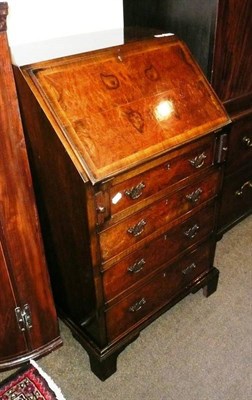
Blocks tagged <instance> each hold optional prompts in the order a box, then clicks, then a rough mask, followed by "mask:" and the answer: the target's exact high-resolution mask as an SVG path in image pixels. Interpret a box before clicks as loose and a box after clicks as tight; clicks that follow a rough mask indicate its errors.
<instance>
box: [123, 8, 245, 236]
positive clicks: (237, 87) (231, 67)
mask: <svg viewBox="0 0 252 400" xmlns="http://www.w3.org/2000/svg"><path fill="white" fill-rule="evenodd" d="M123 4H124V22H125V27H151V28H156V29H160V30H162V31H164V32H174V33H175V34H177V35H178V37H180V38H181V39H182V40H184V41H185V43H187V45H188V46H189V48H190V50H191V51H192V53H193V55H194V56H195V58H196V59H197V61H198V63H199V64H200V66H201V68H202V69H203V71H204V73H205V74H206V76H207V78H208V79H209V81H210V82H211V84H212V86H213V88H214V89H215V91H216V93H217V94H218V96H219V98H220V99H221V100H222V102H223V104H224V105H225V107H226V109H227V111H228V113H229V115H230V116H231V118H232V120H233V121H234V126H233V128H232V130H231V132H230V136H229V151H228V160H227V165H226V171H225V177H224V186H223V198H222V201H221V209H220V217H219V221H218V232H219V235H220V236H221V235H222V234H223V233H224V232H226V231H227V230H228V229H230V228H231V227H232V226H234V224H236V223H237V222H239V221H240V220H241V219H242V218H244V217H246V216H247V215H248V214H250V213H251V209H252V203H251V172H249V171H251V163H252V150H251V149H252V147H251V146H250V143H251V142H252V137H251V129H249V125H250V126H251V123H252V120H251V116H252V74H251V65H252V44H251V43H252V42H251V37H252V2H251V0H219V1H217V0H209V1H200V0H157V1H152V0H124V1H123ZM238 136H240V139H238ZM244 138H246V143H245V142H244V140H245V139H244ZM237 140H238V142H239V143H238V142H237ZM245 159H246V161H245ZM234 165H235V167H234ZM246 170H247V172H246ZM244 171H245V172H244ZM244 173H245V175H244ZM242 176H244V178H242ZM235 182H236V183H235ZM239 187H244V190H242V194H241V195H240V196H238V197H237V194H236V193H237V190H238V189H239ZM227 204H228V205H227Z"/></svg>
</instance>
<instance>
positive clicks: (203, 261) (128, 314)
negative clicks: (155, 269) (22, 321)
mask: <svg viewBox="0 0 252 400" xmlns="http://www.w3.org/2000/svg"><path fill="white" fill-rule="evenodd" d="M211 251H212V245H211V244H210V243H208V242H207V243H204V244H203V245H201V246H200V247H198V249H197V250H195V251H193V252H191V253H190V254H187V255H186V256H184V257H183V258H182V259H181V260H180V261H178V262H177V263H175V264H172V265H170V266H168V267H167V268H165V269H163V270H162V271H161V272H159V273H158V274H157V275H155V277H154V278H153V279H152V280H151V281H150V282H149V283H147V284H146V285H145V286H142V287H141V288H138V289H137V290H135V291H134V292H133V293H131V294H129V295H128V296H127V297H125V298H124V299H123V300H121V301H120V302H118V303H117V304H115V305H113V306H111V307H110V308H108V309H107V311H106V323H107V336H108V340H109V341H113V340H114V339H115V338H117V337H118V336H120V335H121V334H126V333H128V332H129V331H130V330H132V329H133V328H134V327H136V326H137V325H139V324H140V323H141V322H143V321H144V320H145V319H147V318H148V317H150V316H151V315H152V314H154V313H155V312H156V311H157V310H158V309H160V308H162V307H163V306H164V305H165V304H167V303H168V302H169V301H170V300H171V299H172V298H173V297H174V296H176V295H178V294H179V292H180V290H182V289H183V290H184V289H185V287H187V286H188V285H191V284H192V283H193V282H194V281H195V280H196V279H198V278H199V277H200V276H202V275H203V274H204V273H206V272H207V271H208V270H209V269H210V268H211V261H212V257H211Z"/></svg>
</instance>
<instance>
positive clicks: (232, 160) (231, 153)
mask: <svg viewBox="0 0 252 400" xmlns="http://www.w3.org/2000/svg"><path fill="white" fill-rule="evenodd" d="M245 165H248V167H249V166H250V168H252V114H249V115H247V116H246V117H242V118H241V119H239V120H236V121H234V122H233V126H232V129H231V133H230V142H229V150H228V161H227V169H226V173H227V174H231V173H233V172H236V171H237V170H238V169H240V168H241V167H243V166H245Z"/></svg>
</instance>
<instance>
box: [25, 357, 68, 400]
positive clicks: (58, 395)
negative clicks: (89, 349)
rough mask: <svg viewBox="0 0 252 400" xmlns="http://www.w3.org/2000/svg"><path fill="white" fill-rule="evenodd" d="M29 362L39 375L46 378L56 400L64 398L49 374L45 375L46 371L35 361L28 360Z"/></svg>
mask: <svg viewBox="0 0 252 400" xmlns="http://www.w3.org/2000/svg"><path fill="white" fill-rule="evenodd" d="M30 363H31V364H32V365H33V367H34V368H36V369H37V370H38V372H39V373H40V375H41V376H42V377H43V378H44V379H45V380H46V382H47V383H48V386H49V387H50V389H51V390H52V391H53V392H54V393H55V395H56V398H57V400H66V399H65V397H64V396H63V394H62V392H61V390H60V388H59V387H58V386H57V385H56V383H55V382H54V381H53V379H52V378H51V377H50V376H49V375H47V373H46V372H45V371H44V370H43V369H42V368H41V367H40V366H39V365H38V364H37V363H36V361H34V360H30Z"/></svg>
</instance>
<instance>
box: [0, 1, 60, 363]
mask: <svg viewBox="0 0 252 400" xmlns="http://www.w3.org/2000/svg"><path fill="white" fill-rule="evenodd" d="M6 15H7V4H6V3H2V2H1V3H0V88H1V90H0V136H1V138H0V154H1V157H0V282H1V291H0V326H1V329H0V370H3V369H8V368H11V367H14V366H17V365H19V364H22V363H23V362H25V361H27V360H28V359H29V358H37V357H38V356H41V355H43V354H46V353H48V352H49V351H52V350H53V349H54V348H56V347H58V346H59V345H60V344H61V339H60V337H59V330H58V321H57V316H56V311H55V306H54V301H53V297H52V293H51V287H50V281H49V276H48V271H47V266H46V262H45V255H44V249H43V244H42V239H41V234H40V227H39V223H38V215H37V210H36V206H35V200H34V194H33V188H32V180H31V175H30V169H29V164H28V158H27V153H26V147H25V141H24V136H23V131H22V125H21V119H20V114H19V108H18V101H17V94H16V88H15V83H14V76H13V72H12V66H11V61H10V55H9V49H8V43H7V37H6V32H5V29H6Z"/></svg>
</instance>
